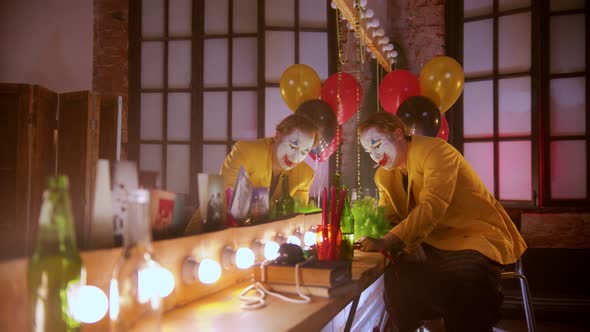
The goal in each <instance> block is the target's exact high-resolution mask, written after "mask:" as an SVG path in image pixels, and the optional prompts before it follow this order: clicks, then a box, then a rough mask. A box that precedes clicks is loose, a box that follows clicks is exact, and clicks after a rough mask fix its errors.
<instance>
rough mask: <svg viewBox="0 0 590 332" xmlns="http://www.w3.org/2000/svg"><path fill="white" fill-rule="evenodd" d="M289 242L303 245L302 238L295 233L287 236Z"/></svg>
mask: <svg viewBox="0 0 590 332" xmlns="http://www.w3.org/2000/svg"><path fill="white" fill-rule="evenodd" d="M287 243H292V244H296V245H298V246H300V247H301V240H300V239H299V238H298V237H297V236H295V235H289V236H288V237H287Z"/></svg>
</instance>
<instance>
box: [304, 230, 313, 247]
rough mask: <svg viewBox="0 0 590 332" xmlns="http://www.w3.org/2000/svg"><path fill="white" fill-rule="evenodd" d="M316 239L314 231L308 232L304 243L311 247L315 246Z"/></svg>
mask: <svg viewBox="0 0 590 332" xmlns="http://www.w3.org/2000/svg"><path fill="white" fill-rule="evenodd" d="M315 241H316V238H315V232H312V231H307V232H305V235H303V242H304V243H305V245H306V246H308V247H311V246H313V245H314V244H315Z"/></svg>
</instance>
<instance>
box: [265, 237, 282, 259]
mask: <svg viewBox="0 0 590 332" xmlns="http://www.w3.org/2000/svg"><path fill="white" fill-rule="evenodd" d="M277 257H279V244H278V243H276V242H274V241H268V242H266V244H265V245H264V258H266V259H267V260H273V259H275V258H277Z"/></svg>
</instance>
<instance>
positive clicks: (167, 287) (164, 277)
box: [157, 266, 175, 297]
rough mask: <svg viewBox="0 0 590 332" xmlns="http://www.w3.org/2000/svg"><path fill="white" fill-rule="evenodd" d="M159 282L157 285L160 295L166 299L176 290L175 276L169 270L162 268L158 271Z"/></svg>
mask: <svg viewBox="0 0 590 332" xmlns="http://www.w3.org/2000/svg"><path fill="white" fill-rule="evenodd" d="M157 273H158V276H159V280H158V283H157V287H158V294H159V295H160V296H161V297H166V296H168V295H170V294H171V293H172V291H173V290H174V283H175V282H174V275H173V274H172V272H170V271H169V270H168V269H167V268H165V267H162V266H160V268H159V269H158V271H157Z"/></svg>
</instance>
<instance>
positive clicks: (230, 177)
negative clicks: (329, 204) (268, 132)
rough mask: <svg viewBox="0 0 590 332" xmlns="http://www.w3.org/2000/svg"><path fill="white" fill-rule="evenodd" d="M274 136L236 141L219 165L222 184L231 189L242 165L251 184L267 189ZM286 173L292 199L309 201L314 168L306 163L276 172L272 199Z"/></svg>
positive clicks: (274, 198)
mask: <svg viewBox="0 0 590 332" xmlns="http://www.w3.org/2000/svg"><path fill="white" fill-rule="evenodd" d="M273 142H274V138H262V139H257V140H254V141H239V142H236V144H234V147H233V149H232V150H231V152H230V153H229V155H228V156H227V157H226V158H225V161H224V162H223V165H222V166H221V171H220V172H221V175H223V183H224V187H225V188H228V187H231V188H233V187H234V186H235V185H236V179H237V178H238V173H239V172H240V166H243V167H244V169H245V170H246V172H247V173H248V175H249V176H250V181H252V186H253V187H264V188H270V183H271V181H272V143H273ZM284 174H288V175H289V195H291V197H293V198H294V199H297V200H299V201H300V202H303V203H304V204H307V202H308V201H309V189H310V188H311V184H312V182H313V178H314V171H313V169H312V168H311V167H309V166H308V165H307V164H306V163H305V162H302V163H300V164H298V165H297V166H295V168H293V169H291V170H290V171H283V172H281V173H280V175H279V181H278V183H277V185H276V187H275V190H274V192H272V193H269V195H270V200H271V202H272V201H274V200H276V199H277V198H279V197H280V196H281V194H282V183H283V175H284Z"/></svg>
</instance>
